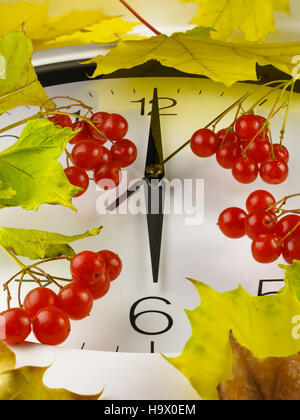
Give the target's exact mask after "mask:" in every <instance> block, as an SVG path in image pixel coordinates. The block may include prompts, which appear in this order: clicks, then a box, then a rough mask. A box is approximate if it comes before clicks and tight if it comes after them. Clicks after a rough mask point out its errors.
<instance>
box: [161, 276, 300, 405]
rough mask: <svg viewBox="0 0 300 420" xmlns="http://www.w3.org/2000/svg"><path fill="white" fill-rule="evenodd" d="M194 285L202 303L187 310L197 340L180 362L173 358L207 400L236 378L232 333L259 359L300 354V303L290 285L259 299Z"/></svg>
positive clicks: (191, 339)
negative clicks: (298, 333) (298, 323)
mask: <svg viewBox="0 0 300 420" xmlns="http://www.w3.org/2000/svg"><path fill="white" fill-rule="evenodd" d="M193 283H194V284H195V287H196V288H197V290H198V292H199V295H200V297H201V305H200V306H199V307H198V308H196V309H195V310H193V311H187V315H188V317H189V320H190V322H191V326H192V330H193V333H192V337H191V338H190V340H189V341H188V343H187V344H186V346H185V348H184V350H183V353H182V354H181V355H180V356H179V357H178V358H175V359H167V360H168V361H169V362H170V363H171V364H172V365H173V366H175V367H176V368H177V369H178V370H180V371H181V372H182V373H183V374H184V375H185V376H186V377H187V379H188V380H189V381H190V383H191V384H192V385H193V387H194V388H195V389H196V391H197V392H198V393H199V395H200V396H201V397H202V398H203V399H205V400H217V399H218V391H217V388H218V386H219V384H220V383H226V382H227V381H229V380H230V379H231V378H232V366H233V355H232V348H231V345H230V340H229V333H230V331H232V332H233V335H234V337H235V338H236V340H237V341H238V342H239V343H240V344H241V345H242V346H243V347H246V348H247V349H249V350H250V351H251V352H252V354H253V355H254V356H255V357H256V358H257V359H261V360H263V359H266V358H269V357H281V358H283V357H289V356H292V355H295V354H297V353H298V352H299V351H300V340H296V339H295V338H294V335H293V329H294V324H293V319H295V317H296V316H299V314H300V302H299V300H298V299H297V296H296V293H295V290H294V288H293V287H292V286H291V285H290V284H288V285H287V286H286V287H285V288H284V289H283V290H282V291H281V292H280V293H279V294H277V295H274V296H265V297H254V296H251V295H249V294H248V293H247V292H246V291H245V290H244V289H243V288H242V287H239V288H238V289H237V290H233V291H230V292H227V293H223V294H222V293H218V292H216V291H215V290H213V289H212V288H210V287H209V286H207V285H206V284H204V283H200V282H194V281H193Z"/></svg>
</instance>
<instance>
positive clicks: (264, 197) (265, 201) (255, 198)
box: [246, 190, 276, 213]
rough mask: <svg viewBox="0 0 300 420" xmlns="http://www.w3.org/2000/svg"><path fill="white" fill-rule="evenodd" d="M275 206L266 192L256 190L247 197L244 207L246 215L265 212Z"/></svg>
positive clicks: (274, 202)
mask: <svg viewBox="0 0 300 420" xmlns="http://www.w3.org/2000/svg"><path fill="white" fill-rule="evenodd" d="M275 204H276V200H275V198H274V197H273V195H272V194H270V193H269V192H268V191H263V190H258V191H254V192H253V193H252V194H250V195H249V197H248V199H247V202H246V207H247V211H248V213H252V212H253V211H255V210H267V209H269V208H270V207H271V206H274V205H275Z"/></svg>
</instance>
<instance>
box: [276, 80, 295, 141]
mask: <svg viewBox="0 0 300 420" xmlns="http://www.w3.org/2000/svg"><path fill="white" fill-rule="evenodd" d="M295 83H296V81H295V80H293V83H292V87H291V92H290V96H289V101H288V105H287V108H286V112H285V116H284V120H283V124H282V128H281V131H280V145H281V146H282V144H283V140H284V136H285V129H286V124H287V120H288V115H289V110H290V106H291V103H292V100H293V94H294V91H295Z"/></svg>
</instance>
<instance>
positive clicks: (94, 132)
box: [88, 112, 109, 145]
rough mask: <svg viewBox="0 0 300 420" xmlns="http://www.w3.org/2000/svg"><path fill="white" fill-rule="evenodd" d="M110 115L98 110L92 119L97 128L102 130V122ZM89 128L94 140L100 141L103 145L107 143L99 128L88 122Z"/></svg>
mask: <svg viewBox="0 0 300 420" xmlns="http://www.w3.org/2000/svg"><path fill="white" fill-rule="evenodd" d="M108 116H109V114H108V113H107V112H97V113H96V114H94V115H93V116H92V118H91V121H92V122H93V123H94V125H95V126H96V128H97V129H98V130H100V131H101V132H102V128H101V124H102V123H103V121H104V120H105V118H106V117H108ZM88 130H89V133H90V136H91V137H93V139H94V140H97V141H99V142H100V143H101V144H102V145H103V144H105V143H106V139H105V138H103V136H102V135H101V134H100V133H99V132H98V131H97V130H95V128H94V127H93V126H92V125H90V124H88Z"/></svg>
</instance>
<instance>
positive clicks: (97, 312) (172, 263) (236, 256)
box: [0, 77, 300, 353]
mask: <svg viewBox="0 0 300 420" xmlns="http://www.w3.org/2000/svg"><path fill="white" fill-rule="evenodd" d="M155 88H157V89H158V95H159V98H160V99H159V104H160V108H161V111H160V113H161V126H162V142H163V153H164V157H165V158H167V157H168V156H169V155H170V154H172V153H173V152H174V151H175V150H176V149H177V148H178V147H179V146H181V145H182V144H183V143H185V142H186V141H187V140H188V139H189V138H190V137H191V135H192V134H193V133H194V132H195V131H196V130H197V129H199V128H202V127H204V126H205V125H206V124H207V123H208V122H210V121H211V120H213V119H214V118H215V117H216V116H217V115H218V114H220V113H221V112H223V111H224V110H225V109H226V108H227V107H228V106H229V105H231V104H232V103H233V102H235V101H236V100H237V99H238V98H239V97H241V96H242V95H243V93H245V92H247V91H249V90H252V89H253V85H247V84H237V85H236V86H234V87H233V88H230V89H226V88H225V87H224V86H223V85H221V84H216V83H213V82H211V81H209V80H205V79H196V78H188V77H186V78H179V77H178V78H128V79H110V80H96V81H85V82H77V83H72V84H65V85H59V86H54V87H50V88H47V93H48V95H49V96H50V97H54V96H57V95H59V96H71V97H73V98H78V99H81V100H82V101H83V102H85V103H87V104H88V105H91V106H93V107H94V108H95V110H99V111H107V112H116V113H120V114H122V115H124V116H125V117H126V118H127V119H128V121H129V125H130V130H129V133H128V138H130V139H131V140H132V141H134V142H135V143H136V144H137V146H138V150H139V156H138V159H137V161H136V162H135V164H134V165H133V166H131V167H130V168H129V169H128V171H127V176H128V179H129V180H134V179H141V178H143V176H144V171H145V162H146V155H147V147H148V138H149V127H150V116H149V113H151V107H152V105H151V100H152V98H153V91H154V89H155ZM266 106H267V104H265V105H264V106H263V107H262V108H261V111H262V114H263V115H265V114H266V108H265V107H266ZM299 107H300V100H299V98H298V97H297V95H295V99H294V102H293V105H292V107H291V112H290V116H289V122H288V128H287V135H286V139H287V145H288V147H289V149H290V152H291V164H290V169H291V171H290V177H289V179H288V181H287V182H286V183H285V184H283V185H281V186H279V187H272V186H268V185H266V184H264V183H263V182H261V181H257V182H256V183H254V184H251V185H248V186H245V185H241V184H238V183H237V182H236V181H235V180H234V179H233V177H232V175H231V173H230V171H228V172H227V171H225V170H224V169H222V168H221V167H219V166H218V165H217V163H216V160H215V158H214V157H213V158H210V159H206V160H201V159H198V158H196V157H195V156H194V155H193V154H192V152H191V150H190V148H189V147H186V148H185V149H184V150H183V151H182V152H181V153H179V154H178V155H176V156H175V157H174V158H172V159H171V160H170V161H169V162H168V163H167V164H166V166H165V171H166V178H167V179H168V180H169V181H173V180H176V179H177V180H180V181H181V182H182V183H183V182H184V181H185V180H193V181H194V183H195V182H196V180H197V179H198V180H199V181H198V188H197V190H195V188H194V193H193V195H191V194H188V193H187V195H188V197H187V200H191V199H192V198H194V199H197V216H198V219H197V220H196V218H195V216H196V214H194V215H191V214H187V213H186V212H183V214H174V212H171V214H167V215H165V217H164V228H163V240H162V251H161V261H160V272H159V279H158V283H157V284H154V282H153V275H152V268H151V258H150V248H149V240H148V227H147V218H146V216H145V215H143V214H138V215H136V214H132V209H134V208H138V206H139V202H138V200H137V196H132V197H131V198H130V199H129V202H130V203H131V204H130V205H129V206H131V213H129V214H108V213H107V214H99V211H98V210H99V209H100V208H101V209H104V207H105V206H104V204H103V202H104V200H103V192H102V191H99V190H97V189H96V187H95V185H94V184H92V185H91V186H90V189H89V191H88V193H87V194H86V195H84V196H83V197H81V198H79V199H75V200H74V204H75V206H76V207H77V209H78V212H77V213H74V212H72V211H70V210H68V209H66V208H63V207H60V206H48V205H44V206H42V207H41V209H40V210H39V211H38V212H37V213H35V212H33V211H25V210H21V209H18V208H14V209H11V208H10V209H4V210H1V225H3V226H6V227H18V228H25V229H39V230H47V231H51V232H57V233H62V234H67V235H71V234H77V233H81V232H84V231H86V230H88V229H91V228H92V227H97V226H102V225H103V226H104V230H103V232H102V233H101V234H100V236H99V237H97V238H92V239H87V240H84V241H81V242H79V243H78V244H75V246H74V248H75V249H76V251H78V252H80V251H83V250H85V249H89V250H93V251H99V250H101V249H111V250H113V251H115V252H117V253H118V254H119V255H120V256H121V258H122V260H123V264H124V269H123V272H122V275H121V276H120V278H119V279H118V280H117V281H116V282H114V284H113V285H112V288H111V291H110V293H109V294H108V295H107V296H106V297H105V298H104V299H102V300H100V301H98V302H96V303H95V306H94V310H93V313H92V315H91V316H90V317H89V318H87V319H86V320H84V321H80V322H74V323H73V324H72V332H71V335H70V337H69V339H68V341H67V342H66V343H65V344H64V347H67V348H77V349H79V348H85V349H91V350H100V351H116V350H118V351H121V352H142V353H147V352H167V353H177V352H181V351H182V349H183V347H184V345H185V343H186V342H187V340H188V338H189V336H190V334H191V329H190V325H189V321H188V319H187V316H186V314H185V309H193V308H194V307H196V306H198V305H199V303H200V300H199V296H198V295H197V293H196V291H195V289H194V287H193V285H192V284H191V283H190V282H188V281H187V280H186V278H187V277H189V278H193V279H196V280H200V281H202V282H205V283H207V284H209V285H210V286H212V287H213V288H215V289H217V290H218V291H221V292H222V291H223V292H225V291H227V290H231V289H233V288H236V287H237V286H238V284H242V285H243V286H244V288H245V289H246V290H248V291H249V292H250V293H252V294H254V295H255V294H257V293H258V289H259V284H260V281H261V280H280V279H281V276H282V273H281V271H280V269H279V268H278V265H277V263H275V264H270V265H260V264H258V263H256V262H255V261H254V260H253V259H252V257H251V251H250V242H249V239H246V238H244V239H241V240H238V241H233V240H229V239H227V238H225V237H224V236H223V235H222V234H221V233H220V231H219V229H218V227H217V224H216V223H217V220H218V216H219V214H220V213H221V211H223V210H224V209H225V208H227V207H232V206H237V207H243V208H244V207H245V200H246V198H247V197H248V195H249V194H250V193H251V192H253V191H254V190H256V189H267V190H268V191H270V192H271V193H273V194H274V195H275V196H276V198H278V200H279V199H281V198H282V197H283V196H284V195H286V194H293V193H296V192H299V178H298V172H297V168H299V164H300V154H299V153H298V131H299V130H298V112H299ZM33 112H34V110H33V109H28V108H21V109H20V108H19V109H17V110H14V111H12V112H10V113H7V114H5V115H4V116H2V117H1V125H2V126H5V125H8V124H10V123H12V122H15V121H16V120H21V119H22V118H24V117H26V116H29V115H32V114H33ZM231 117H232V116H231ZM281 118H282V115H277V116H276V118H275V119H274V122H273V125H272V128H273V131H274V133H279V131H280V126H281V125H280V124H281ZM231 122H232V119H231V118H228V119H227V120H225V121H224V123H223V124H222V125H221V126H220V128H225V127H226V124H227V125H229V124H230V123H231ZM20 132H21V128H18V129H17V130H14V131H13V132H11V133H10V134H12V135H15V136H18V135H20ZM12 141H13V140H12V139H10V138H7V139H4V138H3V139H1V148H2V147H3V148H6V147H8V146H9V145H10V144H11V142H12ZM61 162H62V164H63V165H65V159H64V157H62V158H61ZM196 191H197V193H196ZM172 194H173V196H175V202H176V200H179V201H181V200H180V196H179V195H178V194H174V193H173V192H172ZM172 198H174V197H172ZM106 204H108V203H107V202H106ZM180 204H181V202H177V205H180ZM126 206H128V202H127V201H126V202H124V203H123V204H122V206H121V207H120V209H119V213H126V211H125V210H126ZM97 208H98V210H97ZM196 221H197V223H195V222H196ZM280 262H283V261H280ZM0 264H1V276H2V278H1V280H2V281H4V280H5V279H8V278H10V277H11V275H12V274H14V272H16V267H15V266H14V263H12V262H10V261H9V259H8V258H7V256H5V255H4V254H2V253H1V255H0ZM68 268H69V267H67V265H66V264H65V263H61V264H60V263H53V264H50V265H49V269H48V271H50V272H55V273H57V274H58V275H63V276H64V277H66V276H68ZM281 285H282V284H281V282H274V283H268V284H267V283H266V289H263V290H262V292H263V293H266V292H270V291H271V292H272V291H274V290H277V289H278V288H279V287H281ZM33 287H34V285H33V284H29V283H28V284H26V287H25V288H24V294H25V293H26V292H27V291H28V290H30V289H31V288H33ZM14 288H17V284H15V285H13V286H12V293H13V295H14V296H16V293H14ZM4 301H5V299H4V295H2V298H1V301H0V302H1V309H5V306H4ZM15 303H16V302H15ZM153 311H154V312H153ZM155 311H156V312H155ZM144 312H146V313H144ZM158 312H160V313H158ZM141 313H142V314H141ZM31 338H32V341H34V337H31Z"/></svg>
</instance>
